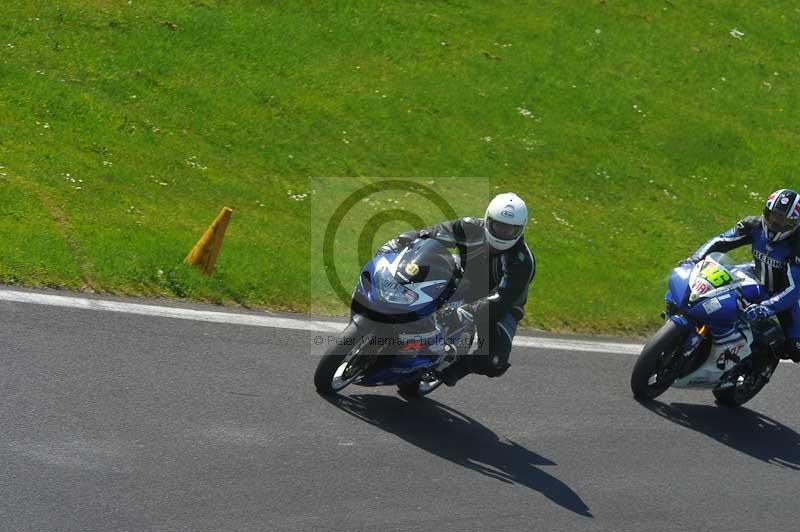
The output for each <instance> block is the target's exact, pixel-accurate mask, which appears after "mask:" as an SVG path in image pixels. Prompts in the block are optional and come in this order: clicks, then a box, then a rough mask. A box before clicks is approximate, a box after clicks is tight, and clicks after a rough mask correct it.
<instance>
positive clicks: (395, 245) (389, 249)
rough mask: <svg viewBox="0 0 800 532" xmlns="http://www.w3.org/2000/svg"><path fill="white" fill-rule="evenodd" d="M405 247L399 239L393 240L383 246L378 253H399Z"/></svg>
mask: <svg viewBox="0 0 800 532" xmlns="http://www.w3.org/2000/svg"><path fill="white" fill-rule="evenodd" d="M402 247H403V246H401V245H400V241H399V240H398V239H397V238H393V239H391V240H389V241H388V242H386V243H385V244H384V245H382V246H381V249H379V250H378V253H397V252H398V251H400V249H401V248H402Z"/></svg>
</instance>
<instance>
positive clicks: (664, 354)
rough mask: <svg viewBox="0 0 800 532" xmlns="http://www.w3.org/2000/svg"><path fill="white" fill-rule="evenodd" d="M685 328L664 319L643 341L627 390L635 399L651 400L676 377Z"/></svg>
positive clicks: (670, 384)
mask: <svg viewBox="0 0 800 532" xmlns="http://www.w3.org/2000/svg"><path fill="white" fill-rule="evenodd" d="M685 339H686V330H685V329H683V328H682V327H680V326H679V325H677V324H676V323H675V322H673V321H668V322H666V323H665V324H664V326H663V327H661V329H659V330H658V332H656V333H655V334H654V335H653V336H652V337H651V338H650V340H648V341H647V344H645V346H644V349H642V354H640V355H639V358H638V359H636V364H634V366H633V372H632V373H631V391H632V392H633V396H634V397H635V398H637V399H642V400H648V399H655V398H656V397H658V396H659V395H661V394H662V393H664V392H666V391H667V389H669V387H670V386H672V383H673V382H675V379H676V378H677V377H678V370H679V367H674V366H676V363H680V360H678V359H676V357H679V356H680V353H679V351H680V349H681V347H682V346H683V342H684V340H685Z"/></svg>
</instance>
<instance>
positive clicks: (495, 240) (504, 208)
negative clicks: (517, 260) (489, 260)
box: [484, 192, 528, 251]
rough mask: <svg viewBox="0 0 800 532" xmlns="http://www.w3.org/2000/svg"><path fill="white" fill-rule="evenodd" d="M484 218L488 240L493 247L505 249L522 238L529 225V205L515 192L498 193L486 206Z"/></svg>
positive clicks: (499, 249)
mask: <svg viewBox="0 0 800 532" xmlns="http://www.w3.org/2000/svg"><path fill="white" fill-rule="evenodd" d="M484 220H485V221H486V225H485V226H484V232H485V233H486V241H487V242H488V243H489V245H490V246H491V247H492V248H494V249H496V250H498V251H505V250H507V249H511V248H512V247H513V246H514V244H516V243H517V242H518V241H519V239H520V238H522V232H523V231H525V226H526V225H528V207H526V206H525V202H524V201H522V198H520V197H519V196H517V195H516V194H514V193H513V192H506V193H505V194H498V195H497V196H495V198H494V199H493V200H492V201H491V202H489V206H488V207H486V214H485V215H484Z"/></svg>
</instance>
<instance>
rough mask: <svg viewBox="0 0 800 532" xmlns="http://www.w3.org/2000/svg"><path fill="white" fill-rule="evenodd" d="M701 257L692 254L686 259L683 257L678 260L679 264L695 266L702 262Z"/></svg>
mask: <svg viewBox="0 0 800 532" xmlns="http://www.w3.org/2000/svg"><path fill="white" fill-rule="evenodd" d="M700 260H701V259H700V257H695V256H694V255H692V256H691V257H686V258H685V259H681V260H679V261H678V266H694V265H695V264H697V263H698V262H700Z"/></svg>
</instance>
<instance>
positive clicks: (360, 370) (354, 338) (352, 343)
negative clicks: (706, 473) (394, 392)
mask: <svg viewBox="0 0 800 532" xmlns="http://www.w3.org/2000/svg"><path fill="white" fill-rule="evenodd" d="M370 338H371V336H369V335H364V334H362V333H361V332H360V331H359V330H358V329H357V328H356V326H355V325H353V324H352V323H351V324H350V325H348V326H347V328H346V329H345V330H344V331H343V332H342V334H341V336H340V337H339V341H338V342H336V343H334V344H331V345H330V346H328V348H327V349H326V350H325V354H324V355H322V358H321V359H320V361H319V363H318V364H317V370H316V371H315V372H314V386H315V387H316V388H317V392H318V393H319V394H320V395H333V394H336V393H339V392H340V391H342V390H343V389H344V388H345V387H347V386H348V385H350V384H352V383H353V382H356V381H357V380H358V379H359V377H361V376H362V375H363V374H364V371H365V370H366V369H367V368H368V367H369V366H370V364H371V361H372V357H371V356H370V355H369V354H368V353H367V352H366V350H365V347H367V345H368V343H369V339H370Z"/></svg>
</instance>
